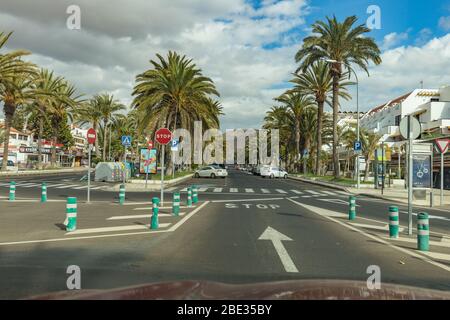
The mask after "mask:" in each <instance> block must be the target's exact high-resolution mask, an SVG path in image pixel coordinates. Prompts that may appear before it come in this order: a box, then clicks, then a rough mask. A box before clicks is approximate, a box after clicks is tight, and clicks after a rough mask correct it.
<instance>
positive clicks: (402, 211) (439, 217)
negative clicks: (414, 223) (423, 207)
mask: <svg viewBox="0 0 450 320" xmlns="http://www.w3.org/2000/svg"><path fill="white" fill-rule="evenodd" d="M400 213H405V214H408V211H404V210H401V211H400ZM412 215H413V216H417V213H416V212H413V213H412ZM428 219H436V220H447V221H450V218H447V217H441V216H435V215H432V214H429V215H428Z"/></svg>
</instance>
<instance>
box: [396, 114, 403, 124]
mask: <svg viewBox="0 0 450 320" xmlns="http://www.w3.org/2000/svg"><path fill="white" fill-rule="evenodd" d="M401 120H402V116H401V115H398V116H395V125H396V126H399V125H400V121H401Z"/></svg>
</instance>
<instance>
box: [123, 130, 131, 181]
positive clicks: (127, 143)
mask: <svg viewBox="0 0 450 320" xmlns="http://www.w3.org/2000/svg"><path fill="white" fill-rule="evenodd" d="M122 145H123V146H124V148H125V151H124V153H123V184H124V185H125V180H126V175H127V147H129V146H131V136H122Z"/></svg>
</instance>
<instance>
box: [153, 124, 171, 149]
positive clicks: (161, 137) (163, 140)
mask: <svg viewBox="0 0 450 320" xmlns="http://www.w3.org/2000/svg"><path fill="white" fill-rule="evenodd" d="M155 140H156V142H158V143H159V144H162V145H166V144H168V143H169V142H170V141H171V140H172V132H171V131H170V130H169V129H167V128H161V129H158V130H157V131H156V133H155Z"/></svg>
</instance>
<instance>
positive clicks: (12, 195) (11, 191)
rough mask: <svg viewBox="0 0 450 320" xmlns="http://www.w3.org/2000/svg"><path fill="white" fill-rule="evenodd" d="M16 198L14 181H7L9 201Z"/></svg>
mask: <svg viewBox="0 0 450 320" xmlns="http://www.w3.org/2000/svg"><path fill="white" fill-rule="evenodd" d="M14 200H16V183H15V182H14V181H11V182H10V183H9V201H14Z"/></svg>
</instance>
